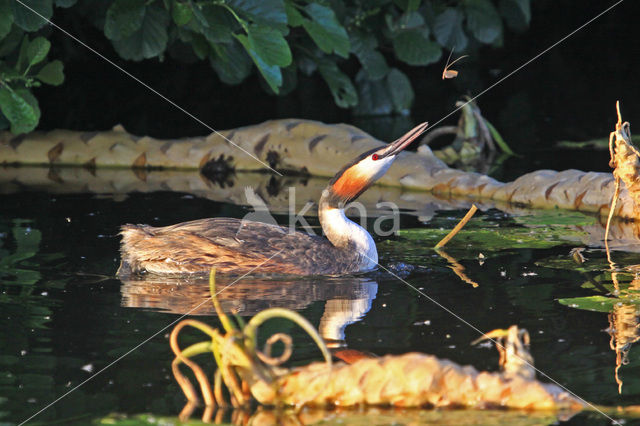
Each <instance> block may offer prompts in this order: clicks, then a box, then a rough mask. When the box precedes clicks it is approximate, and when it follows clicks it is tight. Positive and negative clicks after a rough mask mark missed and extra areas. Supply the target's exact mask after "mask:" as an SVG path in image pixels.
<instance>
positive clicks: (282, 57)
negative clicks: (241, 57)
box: [248, 25, 291, 67]
mask: <svg viewBox="0 0 640 426" xmlns="http://www.w3.org/2000/svg"><path fill="white" fill-rule="evenodd" d="M248 30H249V41H250V42H251V45H252V46H253V47H254V49H255V51H256V53H257V54H258V55H259V56H260V57H261V58H262V60H263V61H264V62H265V63H266V64H267V65H277V66H279V67H287V66H289V65H290V64H291V49H289V45H288V44H287V41H286V40H285V39H284V37H283V36H282V33H281V32H279V31H278V30H275V29H273V28H269V27H264V26H261V25H250V26H249V28H248Z"/></svg>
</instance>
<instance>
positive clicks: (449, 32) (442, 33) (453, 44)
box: [433, 7, 468, 51]
mask: <svg viewBox="0 0 640 426" xmlns="http://www.w3.org/2000/svg"><path fill="white" fill-rule="evenodd" d="M462 20H463V16H462V13H460V11H458V10H457V9H454V8H451V7H448V8H446V9H445V11H444V12H442V13H441V14H440V15H438V17H437V18H436V21H435V23H434V25H433V34H434V35H435V37H436V40H437V41H438V43H440V45H441V46H444V47H447V48H449V49H455V50H456V51H460V50H464V48H465V47H467V41H468V40H467V36H466V35H465V34H464V31H462Z"/></svg>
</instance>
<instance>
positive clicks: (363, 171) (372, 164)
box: [326, 122, 428, 206]
mask: <svg viewBox="0 0 640 426" xmlns="http://www.w3.org/2000/svg"><path fill="white" fill-rule="evenodd" d="M427 125H428V123H426V122H425V123H422V124H420V125H418V126H416V127H414V128H413V129H412V130H410V131H409V132H407V133H406V134H405V135H404V136H402V137H400V138H398V139H397V140H395V141H393V142H391V143H390V144H389V145H387V146H384V147H382V148H376V149H372V150H371V151H367V152H365V153H363V154H362V155H360V156H358V157H356V158H355V159H354V160H353V161H351V162H350V163H349V164H347V165H346V166H344V167H343V168H342V170H340V171H339V172H338V173H337V174H336V175H335V176H334V177H333V179H331V181H330V182H329V187H328V188H327V190H328V194H327V197H326V199H327V201H329V203H330V204H332V205H336V206H337V205H339V204H346V203H349V202H351V201H353V200H355V199H356V198H358V197H359V196H360V194H362V193H363V192H364V191H366V190H367V189H368V188H369V187H370V186H371V185H373V184H374V183H375V182H376V181H377V180H378V179H380V178H381V177H382V176H383V175H384V174H385V173H386V172H387V170H388V169H389V167H390V166H391V164H392V163H393V161H394V160H395V159H396V157H397V155H398V154H399V153H400V151H402V150H403V149H405V148H406V147H407V146H409V145H410V144H411V143H412V142H413V141H415V140H416V139H417V138H418V137H419V136H420V135H421V134H422V133H423V132H424V131H425V130H426V128H427Z"/></svg>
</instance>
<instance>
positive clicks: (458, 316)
mask: <svg viewBox="0 0 640 426" xmlns="http://www.w3.org/2000/svg"><path fill="white" fill-rule="evenodd" d="M363 256H364V257H366V258H367V259H369V260H370V261H372V262H374V263H376V264H377V265H378V266H379V267H380V268H382V269H384V271H385V272H388V273H389V274H391V275H393V276H394V277H396V278H397V279H399V280H400V281H402V282H403V283H404V284H406V285H407V286H408V287H410V288H412V289H413V290H415V291H416V292H417V293H419V294H420V295H422V296H424V297H426V298H427V299H428V300H429V301H430V302H432V303H433V304H435V305H437V306H438V307H439V308H441V309H442V310H444V311H446V312H447V313H448V314H450V315H452V316H453V317H455V318H456V319H457V320H459V321H460V322H462V323H463V324H465V325H467V326H469V327H470V328H471V329H473V330H474V331H476V332H478V334H480V335H481V336H485V333H483V332H482V331H480V329H479V328H478V327H476V326H475V325H473V324H471V323H470V322H468V321H467V320H465V319H464V318H462V317H461V316H460V315H458V314H456V313H455V312H453V311H452V310H451V309H449V308H447V307H446V306H444V305H443V304H442V303H440V302H438V301H437V300H435V299H434V298H433V297H431V296H429V295H427V294H426V293H425V292H423V291H422V290H420V289H418V288H416V287H414V286H413V285H411V284H409V283H408V282H407V281H405V280H404V279H402V278H401V277H399V276H398V275H397V274H395V273H394V272H393V271H390V270H389V269H387V268H385V267H384V266H382V265H381V264H379V263H378V262H376V261H374V260H373V259H371V258H370V257H369V256H367V255H366V254H363ZM485 338H486V339H487V340H490V341H491V342H493V343H494V344H495V345H497V346H500V347H502V348H503V349H504V346H503V345H501V344H500V343H499V342H498V341H496V340H495V339H492V338H490V337H486V336H485ZM514 356H515V357H517V358H518V359H519V360H520V361H522V362H523V363H525V364H527V365H528V366H530V367H531V368H533V369H534V370H535V371H536V372H538V373H539V374H540V375H542V376H544V377H546V378H547V379H549V380H551V381H552V382H553V383H555V384H556V385H558V386H559V387H560V388H562V389H564V390H565V391H566V392H568V393H570V394H571V395H573V396H574V397H575V398H577V399H578V400H580V401H582V403H584V404H585V405H588V406H589V407H590V408H592V409H593V410H595V411H596V412H598V413H600V414H602V415H603V416H605V417H606V418H607V419H609V420H611V422H613V424H616V425H622V423H620V422H618V421H617V420H615V419H613V418H611V417H609V416H608V415H607V414H605V413H604V412H602V410H600V409H599V408H598V407H596V406H595V405H593V404H592V403H590V402H589V401H587V400H586V399H584V398H582V397H580V396H579V395H578V394H576V393H575V392H573V391H571V390H570V389H568V388H567V387H566V386H564V385H563V384H561V383H560V382H558V381H557V380H555V379H554V378H553V377H551V376H549V375H548V374H547V373H545V372H544V371H542V370H540V369H539V368H537V367H536V366H534V365H533V364H531V363H529V362H528V361H527V360H526V359H523V358H521V357H520V356H519V355H518V354H514Z"/></svg>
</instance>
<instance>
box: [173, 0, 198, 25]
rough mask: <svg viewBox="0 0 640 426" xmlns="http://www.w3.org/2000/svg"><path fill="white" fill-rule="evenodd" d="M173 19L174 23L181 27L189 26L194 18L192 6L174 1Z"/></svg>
mask: <svg viewBox="0 0 640 426" xmlns="http://www.w3.org/2000/svg"><path fill="white" fill-rule="evenodd" d="M171 17H172V18H173V22H175V24H176V25H177V26H179V27H181V26H183V25H186V24H188V23H189V21H190V20H191V18H193V10H192V9H191V5H189V4H188V3H180V2H179V1H176V0H174V1H173V3H172V4H171Z"/></svg>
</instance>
